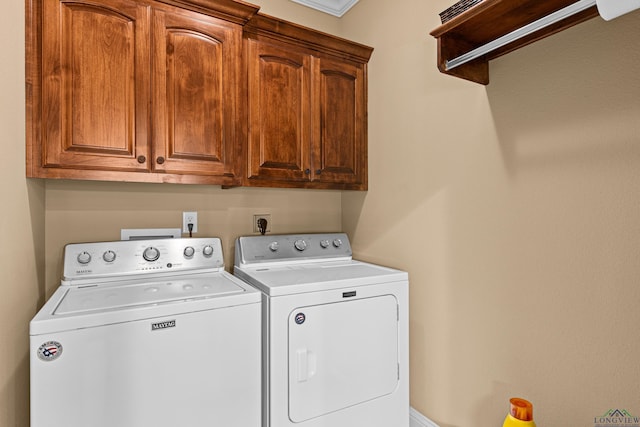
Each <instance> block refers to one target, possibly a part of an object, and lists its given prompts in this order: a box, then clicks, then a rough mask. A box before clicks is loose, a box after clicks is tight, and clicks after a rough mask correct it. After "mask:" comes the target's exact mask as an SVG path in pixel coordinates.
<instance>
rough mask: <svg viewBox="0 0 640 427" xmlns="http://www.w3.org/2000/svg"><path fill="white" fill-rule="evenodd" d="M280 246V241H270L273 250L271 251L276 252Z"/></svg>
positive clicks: (270, 247)
mask: <svg viewBox="0 0 640 427" xmlns="http://www.w3.org/2000/svg"><path fill="white" fill-rule="evenodd" d="M279 246H280V245H279V244H278V242H271V243H269V249H270V250H271V252H276V251H277V250H278V247H279Z"/></svg>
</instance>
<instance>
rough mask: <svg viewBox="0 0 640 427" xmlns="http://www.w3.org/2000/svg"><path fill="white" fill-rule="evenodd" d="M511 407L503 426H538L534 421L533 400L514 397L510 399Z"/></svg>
mask: <svg viewBox="0 0 640 427" xmlns="http://www.w3.org/2000/svg"><path fill="white" fill-rule="evenodd" d="M509 403H510V404H511V408H510V409H509V413H508V414H507V418H505V420H504V424H503V425H502V427H536V423H535V422H533V405H532V404H531V402H529V401H527V400H524V399H520V398H518V397H513V398H511V399H510V400H509Z"/></svg>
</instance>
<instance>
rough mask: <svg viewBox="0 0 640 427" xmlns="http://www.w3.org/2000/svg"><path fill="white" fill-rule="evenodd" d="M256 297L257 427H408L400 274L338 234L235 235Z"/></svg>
mask: <svg viewBox="0 0 640 427" xmlns="http://www.w3.org/2000/svg"><path fill="white" fill-rule="evenodd" d="M235 249H236V253H235V255H236V256H235V269H234V274H235V275H236V276H238V277H240V278H242V279H243V280H245V281H246V282H247V283H249V284H251V285H252V286H254V287H256V288H257V289H259V290H260V291H261V292H262V294H263V297H262V316H263V321H262V322H263V364H264V368H263V377H264V379H263V387H264V389H263V400H264V403H263V421H262V422H263V427H290V426H298V427H355V426H362V427H364V426H366V427H408V426H409V355H408V275H407V273H406V272H403V271H399V270H394V269H391V268H386V267H382V266H378V265H372V264H368V263H364V262H360V261H356V260H353V259H352V252H351V247H350V244H349V239H348V238H347V236H346V235H345V234H308V235H280V236H275V235H274V236H258V237H241V238H239V239H238V240H237V241H236V248H235Z"/></svg>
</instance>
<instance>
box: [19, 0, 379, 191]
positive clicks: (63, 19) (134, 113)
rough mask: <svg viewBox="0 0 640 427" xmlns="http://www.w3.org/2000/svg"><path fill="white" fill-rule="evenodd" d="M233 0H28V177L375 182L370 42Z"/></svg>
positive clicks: (356, 185) (325, 184)
mask: <svg viewBox="0 0 640 427" xmlns="http://www.w3.org/2000/svg"><path fill="white" fill-rule="evenodd" d="M257 11H258V7H257V6H253V5H251V4H249V3H245V2H243V1H235V0H25V12H26V13H25V14H26V24H27V25H26V34H25V35H26V49H25V51H26V101H27V110H26V116H27V117H26V118H27V120H26V121H27V129H26V140H27V161H26V164H27V176H29V177H36V178H70V179H90V180H109V181H138V182H174V183H198V184H219V185H222V186H225V187H227V186H237V185H249V186H264V187H302V188H327V189H328V188H331V189H351V190H366V189H367V63H368V61H369V58H370V56H371V53H372V51H373V49H372V48H370V47H367V46H363V45H360V44H357V43H353V42H350V41H347V40H344V39H341V38H338V37H335V36H331V35H328V34H325V33H321V32H318V31H315V30H311V29H308V28H305V27H301V26H298V25H296V24H292V23H290V22H287V21H283V20H279V19H277V18H273V17H269V16H266V15H262V14H258V13H257Z"/></svg>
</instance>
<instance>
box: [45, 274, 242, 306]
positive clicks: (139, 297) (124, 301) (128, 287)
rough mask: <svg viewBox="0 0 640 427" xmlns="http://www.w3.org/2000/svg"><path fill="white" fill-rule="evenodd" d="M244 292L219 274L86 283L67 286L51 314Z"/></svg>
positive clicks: (165, 302)
mask: <svg viewBox="0 0 640 427" xmlns="http://www.w3.org/2000/svg"><path fill="white" fill-rule="evenodd" d="M244 292H246V291H245V289H243V288H241V287H240V286H238V285H237V284H236V283H234V282H232V281H230V280H228V279H227V278H226V277H223V276H222V275H220V274H208V275H204V276H203V275H192V276H177V277H175V278H168V279H165V280H158V281H154V282H149V281H144V282H140V283H135V282H125V283H123V282H118V283H115V284H108V285H93V286H91V285H89V286H81V287H72V288H70V289H69V292H67V293H66V295H65V296H64V298H63V299H62V301H61V302H60V304H59V305H58V307H57V308H56V309H55V311H54V312H53V314H54V315H72V314H86V313H92V312H101V311H109V310H118V309H123V308H130V307H137V306H147V305H159V304H167V303H176V302H182V301H190V300H198V299H208V298H217V297H221V296H226V295H232V294H239V293H244Z"/></svg>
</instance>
